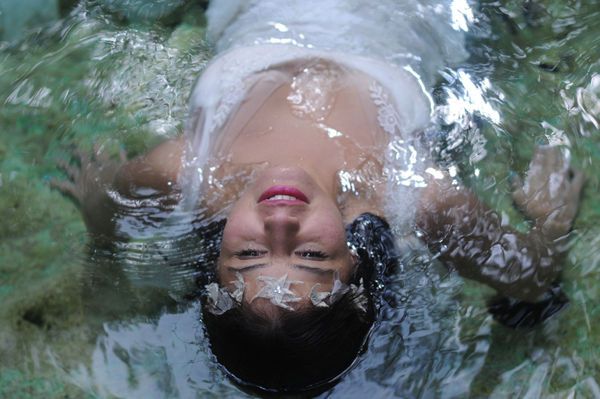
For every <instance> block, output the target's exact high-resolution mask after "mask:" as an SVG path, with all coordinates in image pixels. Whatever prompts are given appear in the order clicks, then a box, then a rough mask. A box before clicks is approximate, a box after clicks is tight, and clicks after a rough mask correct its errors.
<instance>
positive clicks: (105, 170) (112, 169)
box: [50, 145, 127, 234]
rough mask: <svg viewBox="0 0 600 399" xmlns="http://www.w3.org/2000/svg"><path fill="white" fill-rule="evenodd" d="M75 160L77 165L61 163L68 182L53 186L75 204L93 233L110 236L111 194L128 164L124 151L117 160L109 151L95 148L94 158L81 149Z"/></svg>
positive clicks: (77, 151)
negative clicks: (116, 177)
mask: <svg viewBox="0 0 600 399" xmlns="http://www.w3.org/2000/svg"><path fill="white" fill-rule="evenodd" d="M73 158H74V161H75V162H74V163H71V162H68V161H64V160H60V161H58V167H59V168H60V169H61V170H62V171H63V172H64V173H65V174H66V176H67V179H66V180H58V179H53V180H51V181H50V185H51V187H53V188H55V189H57V190H59V191H60V192H61V193H63V194H64V195H65V196H67V197H68V198H69V199H71V200H72V201H73V202H74V203H75V205H76V206H77V207H78V208H79V210H80V211H81V214H82V216H83V219H84V222H85V224H86V226H87V228H88V231H90V233H102V234H107V233H109V232H110V231H111V230H112V221H111V216H112V212H113V210H114V209H113V208H114V207H113V204H112V202H113V201H112V200H111V198H110V195H109V194H110V192H111V190H113V187H114V180H115V176H116V175H117V172H118V171H119V169H120V168H121V166H122V165H123V164H124V163H125V162H126V161H127V156H126V155H125V151H120V153H119V158H118V160H115V159H111V158H110V156H109V155H108V153H107V151H106V149H104V148H103V147H101V146H99V145H95V146H94V149H93V151H92V153H91V154H88V153H86V152H84V151H82V150H79V149H77V150H75V151H73Z"/></svg>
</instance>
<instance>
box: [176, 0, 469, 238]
mask: <svg viewBox="0 0 600 399" xmlns="http://www.w3.org/2000/svg"><path fill="white" fill-rule="evenodd" d="M451 13H452V12H451V8H450V1H448V0H439V1H433V0H421V1H397V0H396V1H395V0H378V1H376V2H372V1H365V0H363V1H359V0H297V1H296V0H286V1H278V0H219V1H213V2H211V4H210V6H209V8H208V10H207V13H206V15H207V18H208V37H209V39H210V40H211V41H212V42H213V43H214V45H215V48H216V54H217V55H216V57H215V59H213V61H212V62H211V63H210V64H209V65H208V66H207V68H206V69H205V70H204V72H203V74H202V75H201V76H200V78H199V79H198V81H197V83H196V86H195V88H194V90H193V92H192V94H191V97H190V117H189V120H188V123H187V126H186V135H187V136H188V142H189V143H190V148H189V149H188V150H187V151H186V158H185V162H184V165H185V166H184V173H183V174H182V178H183V179H185V184H184V187H186V192H185V193H184V198H188V199H189V200H188V201H187V204H188V206H193V204H194V203H196V201H197V198H198V196H199V195H201V192H200V187H201V182H202V175H201V173H202V168H203V167H204V165H205V163H206V161H207V159H208V158H209V155H210V153H211V149H212V148H213V146H214V143H215V141H216V139H217V138H216V137H215V136H216V135H217V136H218V133H219V131H221V130H222V128H223V126H224V125H225V124H226V123H227V120H228V119H229V118H230V117H231V116H232V115H233V114H234V113H235V112H236V110H237V109H238V107H239V105H240V104H241V103H242V102H243V101H244V99H245V96H246V94H247V93H248V91H249V89H250V88H251V87H252V85H254V84H255V83H256V81H257V79H259V77H263V76H264V74H265V72H268V71H270V70H274V69H276V68H277V66H280V65H283V64H286V63H290V62H293V61H304V60H306V61H310V60H313V59H314V60H317V59H318V60H326V61H328V62H332V63H334V64H336V65H339V66H340V67H342V68H345V69H346V70H354V71H358V72H360V73H362V74H364V75H367V76H369V77H370V78H372V83H371V85H370V86H369V91H370V96H371V100H372V101H373V103H374V104H375V105H376V106H377V109H378V115H377V116H378V117H377V119H378V121H379V124H380V125H381V127H382V128H383V130H384V131H385V132H387V133H388V134H389V135H390V140H389V146H388V151H387V153H386V154H382V158H383V159H385V161H386V169H387V172H388V176H391V178H390V187H389V189H390V193H391V194H390V195H388V197H390V198H402V201H401V202H402V203H403V206H402V209H399V208H398V207H397V206H393V205H391V209H389V208H388V210H387V211H386V214H388V215H389V216H390V217H391V219H392V220H390V221H391V222H392V225H396V226H406V225H407V224H410V222H411V220H412V217H413V216H414V212H413V211H412V209H414V208H415V207H414V206H412V205H414V204H412V203H413V202H414V201H416V197H415V196H416V194H415V192H416V191H418V190H415V188H416V187H420V186H422V185H423V184H424V181H423V177H422V174H423V169H424V167H425V165H426V158H427V156H428V154H427V151H423V149H422V148H420V144H419V141H418V140H416V134H415V133H417V132H419V131H422V130H423V129H424V128H425V127H426V126H427V125H428V124H429V123H430V121H431V111H432V101H431V98H430V96H429V90H430V87H431V85H432V84H433V83H434V81H435V78H436V73H437V71H439V70H440V69H441V68H443V67H444V66H445V65H447V64H451V63H456V62H459V61H461V60H463V59H464V58H465V56H466V53H465V50H464V47H463V32H462V31H460V30H456V29H454V28H453V27H452V15H451ZM279 72H281V71H279ZM274 76H276V78H274V79H276V80H281V81H288V82H291V81H292V80H293V79H294V78H296V77H295V76H291V75H289V76H288V75H286V74H285V73H278V74H274ZM270 78H271V79H273V77H270ZM325 86H326V85H325Z"/></svg>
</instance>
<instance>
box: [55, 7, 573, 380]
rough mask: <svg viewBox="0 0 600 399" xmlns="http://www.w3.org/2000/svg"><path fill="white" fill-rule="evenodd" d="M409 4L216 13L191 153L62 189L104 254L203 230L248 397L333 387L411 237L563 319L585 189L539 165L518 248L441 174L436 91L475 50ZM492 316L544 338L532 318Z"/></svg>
mask: <svg viewBox="0 0 600 399" xmlns="http://www.w3.org/2000/svg"><path fill="white" fill-rule="evenodd" d="M399 3H402V2H397V1H378V2H376V3H373V2H366V1H365V2H356V1H350V0H337V1H335V0H326V1H323V0H319V1H310V0H303V1H289V2H285V7H282V5H281V4H282V3H281V2H278V1H268V0H257V1H248V2H246V1H230V2H215V3H212V4H211V5H210V6H209V9H208V11H207V16H208V33H209V36H210V38H211V40H213V41H214V43H215V45H216V52H217V56H216V57H215V59H214V60H213V61H212V62H211V63H210V64H209V65H208V66H207V67H206V69H205V70H204V73H203V74H202V76H201V77H200V78H199V80H198V82H197V84H196V87H195V89H194V90H193V92H192V95H191V99H190V104H191V105H190V115H189V120H188V123H187V126H186V131H185V133H184V135H183V136H181V137H178V138H176V139H173V140H170V141H167V142H165V143H163V144H161V145H159V146H158V147H156V148H155V149H154V150H152V151H150V152H149V153H148V154H146V155H145V156H142V157H139V158H136V159H133V160H130V161H126V160H125V159H123V160H122V162H121V163H115V162H112V161H109V160H108V159H107V158H106V156H105V155H104V153H103V152H101V151H100V152H96V153H95V154H94V156H93V157H91V158H89V157H85V156H84V157H82V159H81V161H82V162H81V168H80V169H73V168H72V167H70V166H65V169H66V170H67V171H68V172H69V175H70V176H71V181H68V182H62V183H56V185H57V186H58V187H59V188H60V189H61V190H62V191H63V192H65V193H66V194H67V195H70V196H71V197H73V198H74V199H75V200H76V202H77V203H78V204H79V206H80V208H81V211H82V214H83V217H84V220H85V222H86V225H87V227H88V230H89V232H90V233H91V235H92V236H93V237H94V238H96V239H98V240H103V241H106V240H109V241H110V240H117V239H123V238H124V239H126V238H127V236H128V232H127V231H128V229H127V224H126V223H124V222H123V221H122V218H121V215H124V214H128V215H131V214H132V212H130V211H127V210H131V209H137V213H135V214H136V215H137V216H138V217H140V218H143V217H147V216H148V215H149V214H151V213H152V212H162V213H165V212H166V213H169V214H170V215H172V216H173V215H177V214H179V215H180V214H182V213H183V212H185V211H191V212H192V213H193V214H194V215H196V218H195V220H193V221H192V222H191V223H192V224H193V226H200V227H198V235H199V237H200V238H199V245H198V252H199V253H200V254H201V255H199V259H201V261H200V262H199V263H200V265H199V267H202V268H204V270H205V271H207V273H205V274H203V275H206V276H207V277H205V278H204V279H203V280H205V281H202V283H201V286H202V291H203V293H202V301H203V302H202V303H203V306H202V308H203V321H204V323H205V327H206V332H207V336H208V338H209V340H210V343H211V349H212V351H213V353H214V355H215V356H216V358H217V360H218V361H219V362H220V364H222V365H223V367H224V368H225V370H226V372H227V373H228V375H230V376H231V377H232V378H233V379H234V380H235V381H237V382H238V383H240V384H242V385H249V386H252V387H255V388H259V389H265V390H277V391H307V390H310V389H317V390H319V389H323V388H325V387H327V386H329V385H330V384H332V383H334V382H335V381H336V380H337V379H339V377H340V376H342V375H343V374H344V373H345V372H346V371H347V370H348V369H349V368H350V367H351V365H352V364H353V362H354V361H355V359H356V358H357V356H358V355H359V354H360V352H361V351H362V350H363V348H364V345H365V342H366V340H367V337H368V335H369V331H371V328H372V326H373V323H374V321H375V320H376V318H377V314H378V308H379V302H380V296H381V292H382V291H383V290H385V276H386V275H389V274H390V273H393V272H394V268H395V266H396V265H397V263H398V261H399V256H400V253H399V250H398V249H397V248H398V244H401V243H402V242H403V240H405V239H407V237H409V236H411V235H412V236H417V237H419V238H420V240H421V241H422V242H423V243H425V244H426V245H427V246H428V247H429V248H430V250H431V251H432V252H433V253H434V254H436V255H438V257H439V259H440V260H441V261H442V262H443V263H444V264H446V265H447V266H448V268H450V269H452V270H456V271H457V272H458V273H459V274H460V275H462V276H464V277H467V278H470V279H473V280H477V281H480V282H482V283H484V284H487V285H489V286H490V287H492V288H494V289H496V290H497V291H498V292H499V293H500V294H501V295H503V296H504V297H507V298H511V299H506V300H505V302H504V303H503V304H502V303H501V304H499V305H497V306H499V307H502V306H504V308H505V309H504V310H510V309H521V308H519V306H521V307H523V306H524V308H523V309H525V310H527V309H528V308H527V306H529V305H531V306H532V307H534V306H535V303H536V302H539V301H546V303H550V304H553V305H554V306H555V308H556V307H560V305H561V303H562V302H564V301H563V299H562V298H561V296H560V294H559V292H558V289H557V288H556V287H554V288H551V287H552V284H553V283H554V282H555V281H556V279H557V276H558V274H559V271H560V268H559V263H560V262H559V259H560V258H561V256H562V255H563V253H564V248H565V246H564V241H565V240H566V236H567V233H568V232H569V230H570V229H571V226H572V223H573V220H574V217H575V215H576V212H577V209H578V204H579V196H580V191H581V188H582V182H583V178H582V176H581V174H580V173H579V172H576V171H573V170H572V169H571V168H570V167H569V162H568V159H567V158H566V156H565V155H563V152H561V149H559V148H556V147H540V148H538V149H537V150H536V152H535V155H534V157H533V160H532V161H531V164H530V167H529V173H528V175H527V178H526V180H525V183H524V184H522V185H521V186H520V187H518V189H517V190H516V191H515V192H514V200H515V202H516V204H517V205H518V206H519V208H520V209H521V210H522V211H523V212H524V214H525V215H526V216H527V217H529V218H530V219H531V220H532V222H533V227H532V228H531V230H530V231H529V233H527V234H523V233H519V232H517V231H515V230H513V229H511V228H510V227H509V226H507V225H506V224H505V223H503V221H502V220H501V217H500V216H499V215H498V214H497V213H496V212H494V211H493V210H490V209H489V208H487V207H486V206H485V205H484V204H483V203H481V202H480V201H479V200H478V198H477V197H476V196H475V195H474V194H473V193H472V192H471V191H470V190H469V189H468V188H465V187H464V186H462V185H461V183H460V182H459V180H458V178H456V177H455V176H453V175H451V174H449V173H448V172H447V171H445V170H444V169H443V168H442V167H439V166H436V164H435V162H434V160H433V159H432V155H431V153H430V150H429V149H427V148H426V145H425V141H424V138H423V137H422V136H423V135H422V132H423V131H424V129H425V128H427V127H428V126H429V125H430V123H431V111H432V103H431V99H430V97H429V94H428V89H429V88H430V87H431V86H432V84H433V82H434V80H435V74H436V71H438V70H439V69H440V68H442V67H444V65H446V64H448V63H456V62H459V61H461V60H462V59H464V57H465V52H464V49H463V45H462V33H461V32H460V31H457V30H454V29H453V28H452V27H451V25H450V20H451V19H450V11H449V7H448V5H449V4H447V3H448V2H446V1H439V2H433V1H426V0H424V1H421V2H419V3H417V2H406V4H399ZM173 217H175V216H173ZM502 311H503V310H501V309H500V308H496V312H497V313H502ZM546 311H547V312H548V309H547V308H546ZM524 315H525V316H524ZM498 317H499V318H501V319H502V317H504V318H505V320H504V321H505V322H507V323H512V324H514V325H516V324H519V323H525V324H528V323H531V322H532V319H531V318H529V319H528V317H530V316H528V312H527V311H525V312H523V313H520V316H519V317H517V318H516V319H512V320H511V319H510V318H507V317H506V316H505V315H503V314H500V315H499V316H498ZM540 317H544V315H541V316H540Z"/></svg>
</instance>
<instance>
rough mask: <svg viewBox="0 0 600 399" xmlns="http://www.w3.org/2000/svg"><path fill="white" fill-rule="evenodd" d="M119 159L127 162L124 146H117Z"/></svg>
mask: <svg viewBox="0 0 600 399" xmlns="http://www.w3.org/2000/svg"><path fill="white" fill-rule="evenodd" d="M119 160H120V161H121V162H122V163H123V162H127V151H125V149H124V148H119Z"/></svg>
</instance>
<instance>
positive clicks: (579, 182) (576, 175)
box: [570, 169, 585, 196]
mask: <svg viewBox="0 0 600 399" xmlns="http://www.w3.org/2000/svg"><path fill="white" fill-rule="evenodd" d="M570 171H571V173H572V174H573V177H572V178H571V193H573V194H576V195H577V196H579V194H580V192H581V189H582V188H583V185H584V183H585V175H584V174H583V172H582V171H580V170H576V169H571V170H570Z"/></svg>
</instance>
